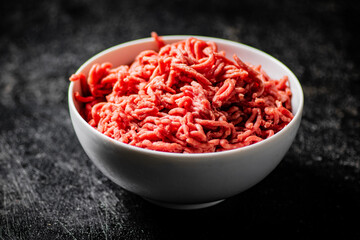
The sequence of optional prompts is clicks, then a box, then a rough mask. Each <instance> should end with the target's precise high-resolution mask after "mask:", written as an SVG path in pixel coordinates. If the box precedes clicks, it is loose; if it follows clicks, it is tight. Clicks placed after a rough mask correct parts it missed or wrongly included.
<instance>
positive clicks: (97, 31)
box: [0, 0, 360, 239]
mask: <svg viewBox="0 0 360 240" xmlns="http://www.w3.org/2000/svg"><path fill="white" fill-rule="evenodd" d="M359 10H360V9H359V2H358V1H357V2H356V3H353V4H349V3H347V1H318V2H317V1H265V0H264V1H259V0H250V1H226V0H222V1H166V2H161V1H136V0H132V1H116V0H114V1H95V0H94V1H85V0H76V1H72V0H71V1H70V0H67V1H60V0H57V1H42V2H40V1H38V2H36V3H33V2H31V1H22V2H21V1H7V3H6V4H4V3H2V6H1V10H0V11H1V12H0V13H1V21H0V30H1V31H0V239H114V238H120V239H188V238H195V239H209V238H216V239H226V238H227V237H230V236H235V237H236V238H238V239H239V238H241V237H244V236H249V235H250V236H252V237H257V236H266V237H268V236H275V237H282V236H283V237H287V238H288V239H294V238H308V237H313V236H319V237H329V236H339V237H340V236H341V237H345V238H343V239H360V238H359V237H360V224H359V219H360V150H359V149H360V107H359V106H360V84H359V78H360V67H359V56H360V55H359V50H358V46H356V44H358V42H359V41H358V39H356V38H355V33H354V32H355V31H357V29H356V28H358V27H359V26H360V24H359V18H358V17H356V14H358V12H359ZM151 31H156V32H158V33H159V34H160V35H176V34H187V35H205V36H212V37H220V38H225V39H230V40H234V41H238V42H242V43H245V44H248V45H251V46H254V47H256V48H259V49H261V50H263V51H265V52H267V53H269V54H271V55H273V56H274V57H276V58H278V59H279V60H280V61H282V62H283V63H285V64H286V65H287V66H288V67H289V68H290V69H291V70H292V71H293V72H294V73H295V75H297V77H298V78H299V80H300V82H301V84H302V86H303V90H304V95H305V106H304V114H303V121H302V123H301V126H300V129H299V132H298V134H297V137H296V139H295V141H294V143H293V145H292V147H291V148H290V150H289V152H288V153H287V154H286V156H285V157H284V159H283V161H282V162H281V163H280V165H279V166H278V167H277V168H276V169H275V170H274V171H273V172H272V173H271V174H270V175H269V176H268V177H267V178H265V179H264V180H263V181H262V182H260V183H259V184H257V185H256V186H255V187H253V188H251V189H249V190H247V191H245V192H244V193H242V194H239V195H237V196H234V197H232V198H229V199H227V200H226V201H224V202H222V203H221V204H219V205H216V206H214V207H210V208H206V209H202V210H192V211H178V210H170V209H164V208H160V207H157V206H154V205H152V204H150V203H148V202H146V201H145V200H143V199H142V198H141V197H139V196H136V195H134V194H132V193H129V192H127V191H125V190H123V189H122V188H120V187H119V186H117V185H115V184H114V183H112V182H111V181H110V180H108V179H107V178H106V177H104V176H103V175H102V174H101V173H100V172H99V170H97V168H96V167H95V166H94V165H93V163H92V162H91V161H90V160H89V158H88V157H87V156H86V154H85V153H84V151H83V149H82V148H81V146H80V144H79V142H78V140H77V138H76V136H75V133H74V130H73V128H72V125H71V122H70V117H69V113H68V108H67V90H68V85H69V82H68V78H69V76H70V75H71V74H72V73H73V72H75V71H76V69H77V68H78V67H79V66H80V65H81V64H82V63H83V62H84V61H85V60H87V59H88V58H90V57H91V56H92V55H94V54H96V53H98V52H99V51H101V50H104V49H106V48H108V47H110V46H113V45H116V44H119V43H122V42H125V41H129V40H133V39H138V38H143V37H148V36H150V32H151ZM322 239H323V238H322Z"/></svg>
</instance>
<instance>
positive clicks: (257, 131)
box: [70, 33, 293, 153]
mask: <svg viewBox="0 0 360 240" xmlns="http://www.w3.org/2000/svg"><path fill="white" fill-rule="evenodd" d="M152 36H153V38H154V41H156V43H157V45H158V47H159V50H158V51H154V50H147V51H143V52H141V53H139V55H138V56H137V57H136V59H135V60H134V62H133V63H132V64H131V65H121V66H112V64H111V63H103V64H94V65H93V66H92V68H91V70H90V71H89V73H88V75H87V77H86V76H85V74H83V73H79V74H73V75H72V76H71V77H70V80H71V81H80V82H81V90H82V91H81V93H79V92H76V93H75V94H74V96H75V99H76V100H77V101H79V102H82V103H83V106H84V107H83V109H82V111H81V113H80V114H81V115H82V117H83V118H84V119H85V120H86V121H87V122H88V123H89V124H90V125H91V126H93V127H94V128H95V129H97V130H98V131H99V132H101V133H103V134H105V135H107V136H109V137H111V138H113V139H116V140H118V141H120V142H123V143H126V144H130V145H133V146H137V147H141V148H147V149H152V150H158V151H165V152H176V153H204V152H216V151H224V150H230V149H235V148H240V147H244V146H247V145H250V144H254V143H256V142H259V141H262V140H263V139H266V138H269V137H271V136H272V135H274V134H275V133H276V132H278V131H280V130H281V129H283V128H284V127H285V126H286V125H287V124H288V123H289V122H290V121H291V120H292V118H293V114H292V113H291V91H290V88H289V85H288V77H287V76H284V77H283V78H281V79H279V80H274V79H271V78H270V77H269V76H268V75H267V74H266V73H265V72H264V71H263V70H262V69H261V66H253V65H250V64H246V63H244V62H243V61H241V60H240V59H239V58H238V57H237V56H236V55H234V56H233V60H231V59H228V58H226V57H225V52H223V51H218V49H217V45H216V44H215V43H214V42H206V41H203V40H200V39H196V38H193V37H190V38H188V39H186V40H184V41H180V42H176V43H173V44H165V42H164V41H163V39H162V38H161V37H159V36H158V35H157V34H156V33H152ZM240 57H241V56H240Z"/></svg>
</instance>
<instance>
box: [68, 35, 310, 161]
mask: <svg viewBox="0 0 360 240" xmlns="http://www.w3.org/2000/svg"><path fill="white" fill-rule="evenodd" d="M161 37H162V38H163V40H164V41H176V40H177V41H181V40H184V39H186V38H189V37H194V38H198V39H201V40H205V41H213V42H216V43H222V44H226V45H229V44H230V45H238V46H240V47H242V48H246V49H248V50H250V51H252V52H255V53H256V54H259V55H262V56H264V57H267V58H270V59H271V60H272V61H274V62H276V63H277V64H278V65H280V66H281V67H283V68H284V69H286V70H287V71H288V72H289V74H290V75H291V76H289V78H290V77H291V78H293V79H294V83H295V85H297V86H296V88H297V89H298V90H299V92H298V94H299V107H298V109H297V112H296V113H295V114H294V118H293V119H292V120H291V121H290V123H289V124H288V125H286V126H285V127H284V128H283V129H281V130H280V131H279V132H277V133H275V134H274V135H273V136H271V137H269V138H267V139H264V140H262V141H260V142H257V143H254V144H251V145H248V146H244V147H240V148H235V149H230V150H225V151H221V152H207V153H172V152H163V151H158V150H151V149H146V148H141V147H137V146H132V145H129V144H126V143H123V142H120V141H117V140H115V139H113V138H111V137H109V136H106V135H105V134H103V133H100V132H99V131H97V130H96V129H95V128H93V127H91V126H90V125H89V124H88V122H86V121H85V119H83V118H82V117H81V115H80V113H79V112H78V110H77V109H76V107H75V104H74V97H73V95H74V94H73V89H74V85H75V83H74V82H70V84H69V88H68V107H69V110H70V111H73V112H75V115H74V117H76V118H77V119H79V120H80V123H81V124H84V125H85V126H86V129H87V130H88V131H91V132H93V133H94V134H95V135H96V136H98V137H99V138H101V139H102V140H103V141H110V142H111V143H113V144H115V145H116V146H119V147H122V148H125V149H127V150H129V151H136V152H140V153H143V154H149V155H157V156H159V157H168V158H197V159H200V158H204V157H205V158H206V157H215V156H225V155H228V154H231V155H232V154H237V153H239V154H240V153H241V152H244V151H249V150H254V149H256V148H259V147H261V146H262V145H264V144H267V143H269V142H272V141H275V139H278V138H280V137H282V136H283V135H284V134H285V132H286V131H287V130H289V129H290V128H292V127H293V125H295V124H296V122H298V121H301V118H302V112H303V107H304V93H303V89H302V86H301V84H300V81H299V80H298V78H297V77H296V75H295V74H294V73H293V72H292V71H291V70H290V69H289V68H288V67H287V66H286V65H285V64H284V63H282V62H281V61H279V60H278V59H276V58H275V57H273V56H271V55H270V54H268V53H266V52H264V51H262V50H259V49H257V48H255V47H252V46H249V45H247V44H244V43H241V42H236V41H232V40H228V39H222V38H217V37H208V36H199V35H163V36H161ZM151 41H154V39H153V38H152V37H147V38H140V39H136V40H131V41H127V42H124V43H120V44H117V45H115V46H112V47H109V48H106V49H104V50H102V51H100V52H99V53H97V54H95V55H94V56H92V57H91V58H89V59H88V60H87V61H86V62H84V63H83V64H82V65H81V66H80V67H79V68H78V69H77V70H76V72H75V73H76V74H77V73H80V72H82V70H83V69H84V68H85V67H86V66H87V65H88V64H89V63H91V62H92V61H94V60H96V59H97V58H99V57H101V56H103V55H106V54H108V53H110V52H112V51H114V50H117V49H119V48H124V47H127V46H131V45H135V44H142V43H147V42H151ZM71 118H72V116H71ZM71 120H72V122H73V119H71Z"/></svg>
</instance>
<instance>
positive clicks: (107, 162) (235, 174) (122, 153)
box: [69, 36, 304, 209]
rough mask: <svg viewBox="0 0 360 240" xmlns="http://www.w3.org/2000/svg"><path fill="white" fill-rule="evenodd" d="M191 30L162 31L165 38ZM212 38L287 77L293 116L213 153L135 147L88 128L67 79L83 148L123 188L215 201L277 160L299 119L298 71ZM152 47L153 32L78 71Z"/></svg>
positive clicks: (168, 198) (123, 60)
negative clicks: (255, 139)
mask: <svg viewBox="0 0 360 240" xmlns="http://www.w3.org/2000/svg"><path fill="white" fill-rule="evenodd" d="M188 37H190V36H165V37H163V39H164V40H165V42H166V43H172V42H175V41H180V40H183V39H186V38H188ZM196 37H197V38H199V39H203V40H206V41H214V42H215V43H217V45H218V49H219V50H225V51H226V53H227V57H228V58H232V55H233V54H234V53H235V54H237V55H238V56H239V57H240V58H241V59H242V60H243V61H246V62H249V63H252V64H254V65H258V64H261V65H262V67H263V68H264V70H265V71H266V72H267V73H268V75H269V76H270V77H272V78H281V77H282V76H284V75H287V76H288V77H289V82H290V88H291V91H292V93H293V96H292V108H293V114H294V118H293V120H292V121H291V122H290V123H289V124H288V125H287V126H286V127H285V128H284V129H283V130H281V131H280V132H278V133H276V134H275V135H274V136H272V137H270V138H269V139H266V140H263V141H261V142H259V143H255V144H253V145H250V146H247V147H243V148H239V149H235V150H229V151H224V152H217V153H199V154H180V153H167V152H160V151H153V150H147V149H142V148H138V147H133V146H130V145H127V144H124V143H121V142H118V141H115V140H114V139H112V138H110V137H107V136H105V135H103V134H101V133H100V132H98V131H97V130H95V129H94V128H92V127H91V126H90V125H89V124H88V123H87V122H86V121H85V120H84V119H83V118H82V117H81V116H80V114H79V112H78V109H79V107H80V106H79V105H78V104H77V103H76V102H75V101H74V98H73V93H74V91H80V84H79V82H72V83H70V87H69V110H70V115H71V120H72V124H73V127H74V129H75V132H76V134H77V137H78V139H79V141H80V143H81V145H82V147H83V148H84V150H85V152H86V154H87V155H88V156H89V158H90V159H91V160H92V161H93V162H94V164H95V165H96V166H97V167H98V168H99V169H100V170H101V172H102V173H103V174H105V175H106V176H107V177H108V178H109V179H111V180H112V181H114V182H115V183H117V184H118V185H120V186H121V187H122V188H124V189H126V190H128V191H130V192H133V193H135V194H138V195H140V196H142V197H143V198H145V199H147V200H149V201H151V202H153V203H156V204H158V205H161V206H166V207H170V208H180V209H194V208H202V207H207V206H211V205H214V204H216V203H218V202H220V201H222V200H224V199H226V198H229V197H231V196H234V195H236V194H239V193H241V192H243V191H244V190H246V189H248V188H250V187H252V186H253V185H255V184H256V183H258V182H259V181H261V180H262V179H263V178H264V177H266V176H267V175H268V174H269V173H270V172H271V171H272V170H273V169H274V168H275V167H276V166H277V165H278V164H279V162H280V161H281V159H282V158H283V157H284V155H285V153H286V152H287V151H288V149H289V147H290V145H291V144H292V142H293V140H294V138H295V135H296V133H297V130H298V128H299V125H300V121H301V115H302V110H303V103H304V97H303V92H302V88H301V85H300V83H299V81H298V79H297V78H296V76H295V75H294V74H293V73H292V72H291V71H290V70H289V69H288V68H287V67H286V66H285V65H284V64H282V63H281V62H279V61H278V60H276V59H275V58H273V57H271V56H270V55H268V54H266V53H264V52H262V51H259V50H257V49H255V48H252V47H249V46H246V45H243V44H240V43H237V42H232V41H228V40H223V39H218V38H209V37H200V36H196ZM147 49H156V44H155V42H154V41H153V39H152V38H146V39H140V40H135V41H131V42H127V43H123V44H120V45H117V46H114V47H112V48H109V49H107V50H105V51H103V52H101V53H99V54H97V55H95V56H94V57H92V58H91V59H89V60H88V61H87V62H85V63H84V64H83V65H82V66H81V67H80V68H79V70H78V71H77V73H80V72H82V73H84V74H85V75H87V73H88V72H89V69H90V67H91V66H92V65H93V64H94V63H103V62H111V63H112V64H113V66H117V65H120V64H129V63H131V62H132V61H133V60H134V58H135V57H136V56H137V54H138V53H140V52H141V51H143V50H147Z"/></svg>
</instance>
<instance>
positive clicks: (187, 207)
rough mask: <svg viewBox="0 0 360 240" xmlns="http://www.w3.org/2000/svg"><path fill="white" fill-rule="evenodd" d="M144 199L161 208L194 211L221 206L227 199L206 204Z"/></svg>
mask: <svg viewBox="0 0 360 240" xmlns="http://www.w3.org/2000/svg"><path fill="white" fill-rule="evenodd" d="M144 199H145V200H146V201H148V202H150V203H153V204H155V205H157V206H160V207H166V208H171V209H179V210H192V209H201V208H207V207H211V206H214V205H216V204H219V203H221V202H222V201H224V200H225V199H221V200H217V201H213V202H206V203H171V202H161V201H156V200H152V199H149V198H144Z"/></svg>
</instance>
